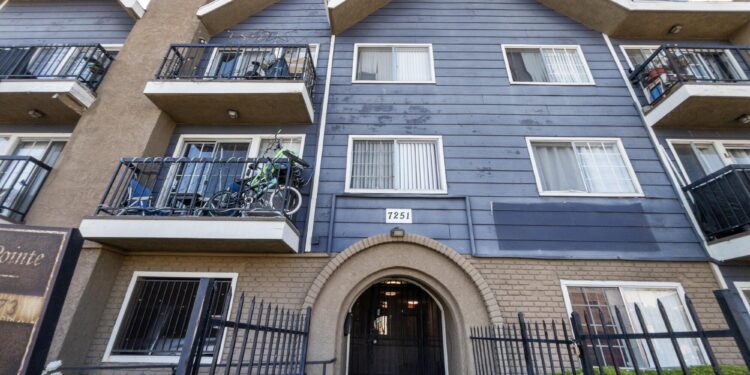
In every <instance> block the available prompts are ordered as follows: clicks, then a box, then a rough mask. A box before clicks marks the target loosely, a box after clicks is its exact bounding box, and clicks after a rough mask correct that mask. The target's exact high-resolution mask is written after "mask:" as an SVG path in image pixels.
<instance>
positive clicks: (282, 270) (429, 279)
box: [86, 242, 741, 374]
mask: <svg viewBox="0 0 750 375" xmlns="http://www.w3.org/2000/svg"><path fill="white" fill-rule="evenodd" d="M404 254H410V255H405V256H404ZM407 258H412V259H413V260H408V259H407ZM415 261H418V262H419V264H417V263H415ZM462 262H466V263H467V264H468V265H469V266H470V268H462V267H460V266H458V264H459V263H462ZM121 264H122V265H121V267H120V269H119V271H118V272H117V273H116V276H115V281H114V283H113V288H112V290H111V293H110V294H109V297H108V298H107V300H106V304H105V306H104V309H103V312H102V315H101V318H100V319H99V320H98V321H96V320H93V319H92V320H90V321H89V323H90V324H94V325H95V326H96V327H97V328H96V331H95V332H94V334H93V336H92V337H91V345H90V347H89V348H88V351H87V358H86V361H87V362H88V363H99V361H100V360H101V359H102V356H103V353H104V350H105V348H106V345H107V342H108V340H109V338H110V335H111V334H112V329H113V325H114V323H115V319H116V316H117V314H118V312H119V310H120V308H121V305H122V302H123V299H124V296H125V293H126V290H127V287H128V284H129V282H130V280H131V278H132V275H133V272H135V271H190V272H236V273H238V274H239V278H238V284H237V285H238V287H237V290H238V291H244V292H246V293H247V294H248V295H253V296H258V297H260V298H263V299H265V300H266V301H270V302H273V303H278V304H280V305H282V306H286V307H292V308H301V307H303V306H305V305H310V304H311V300H310V298H309V297H310V295H315V296H316V297H315V298H314V299H313V300H312V306H313V329H312V334H311V341H310V355H309V357H308V359H309V360H323V359H328V358H327V357H326V358H322V357H319V356H320V355H328V354H330V353H329V352H327V351H320V350H315V348H334V349H335V350H337V349H339V348H340V345H341V344H342V343H343V342H344V341H342V338H341V335H340V332H339V328H340V327H341V326H342V324H343V316H344V313H345V310H346V309H347V308H348V306H350V304H351V303H352V302H353V300H354V299H356V297H357V296H358V295H359V293H361V291H363V290H364V289H366V287H367V286H368V285H370V284H372V283H374V282H376V281H377V280H378V279H381V278H383V277H387V276H392V275H399V276H405V277H407V278H410V279H412V280H414V281H416V282H417V283H419V284H420V285H421V286H423V287H425V288H426V289H428V290H429V291H430V292H431V293H433V294H434V295H435V296H436V298H437V299H438V300H439V302H440V303H441V304H443V306H444V309H446V310H448V311H446V314H447V315H449V314H452V315H453V316H454V317H459V318H458V319H459V320H460V321H459V322H458V323H459V324H458V325H459V326H460V327H457V326H451V322H450V321H449V320H450V319H447V321H446V327H447V328H446V329H447V332H449V333H451V332H453V333H452V334H458V333H457V332H461V330H463V329H465V326H467V325H470V323H471V322H476V321H481V320H483V321H485V322H486V321H489V314H488V312H487V311H474V314H475V316H474V317H471V316H466V312H465V311H461V308H462V307H461V304H462V303H468V304H470V305H469V306H463V308H464V309H466V308H467V307H469V308H471V309H476V308H477V307H476V306H480V307H479V309H480V310H481V309H482V308H484V309H486V308H487V307H486V306H487V305H486V303H485V301H486V300H485V299H484V298H483V297H482V295H481V291H480V289H479V288H478V287H477V285H478V284H477V283H476V282H475V281H471V280H473V278H472V277H471V276H470V275H469V273H466V271H465V270H466V269H472V268H473V269H475V270H476V271H477V273H478V276H479V277H480V279H481V280H484V282H485V283H486V285H487V288H489V291H490V293H491V294H493V297H495V299H496V301H497V305H498V306H499V310H500V316H501V317H502V319H503V320H506V321H511V320H513V319H515V317H516V314H517V313H518V312H519V311H523V312H524V313H525V314H526V316H527V318H528V319H546V320H548V319H565V318H566V315H567V313H566V310H565V306H564V302H563V296H562V290H561V287H560V280H561V279H569V280H627V281H668V282H679V283H681V284H682V285H683V287H684V288H685V291H686V292H687V294H688V295H689V296H690V297H691V298H692V299H693V301H694V304H695V306H696V309H697V311H698V313H699V315H700V318H701V321H702V323H703V324H704V326H705V327H706V328H709V329H710V328H723V327H724V319H723V315H722V314H721V311H720V309H719V307H718V305H717V304H716V302H715V299H714V297H713V295H712V291H713V290H715V289H718V285H717V283H716V281H715V279H714V276H713V274H712V272H711V269H710V267H709V265H708V264H707V263H694V262H693V263H690V262H631V261H564V260H524V259H499V258H492V259H490V258H472V257H467V256H460V260H457V259H449V257H448V256H446V255H445V254H442V253H439V252H438V251H435V249H429V248H425V247H421V248H420V246H419V245H416V244H414V243H398V242H393V243H381V244H374V245H373V246H370V247H367V246H366V247H364V248H363V249H362V250H360V251H359V252H357V253H355V254H351V256H349V257H347V259H344V260H343V261H342V260H341V256H340V255H336V256H331V257H328V256H326V255H292V256H283V255H267V254H266V255H258V256H248V255H219V254H216V255H212V254H203V255H189V256H187V255H182V254H179V253H175V254H161V255H150V254H142V255H126V256H124V257H123V259H122V263H121ZM433 266H438V267H440V269H441V271H439V272H437V273H433V274H427V273H425V272H424V271H425V270H429V269H430V267H433ZM461 272H464V273H465V278H464V279H463V280H461V276H460V275H461ZM321 275H324V277H321ZM321 279H323V280H325V282H324V283H322V284H321V283H320V280H321ZM311 291H314V293H311ZM456 291H459V292H458V293H462V294H463V295H453V293H457V292H456ZM332 296H333V297H332ZM235 297H236V295H235ZM336 301H338V302H336ZM465 301H468V302H465ZM332 304H333V305H332ZM235 306H236V305H235ZM316 317H317V318H318V320H322V321H328V323H330V324H328V325H330V327H328V326H327V325H324V326H325V327H327V328H326V329H332V332H329V333H325V331H320V330H318V331H317V332H316V329H315V320H316ZM331 327H332V328H331ZM462 339H463V338H462V337H459V338H456V337H452V338H449V339H448V342H449V345H454V346H456V347H457V348H458V349H456V350H457V351H462V350H463V351H465V352H468V353H470V348H469V347H467V345H468V343H467V342H465V343H464V342H462ZM714 344H715V345H714V350H715V351H716V354H717V356H718V357H719V358H720V360H721V361H722V362H724V363H740V362H741V359H740V357H739V354H738V353H737V351H736V348H735V346H734V344H733V342H731V341H727V340H724V341H722V342H718V341H717V342H716V343H714ZM336 353H337V354H341V352H339V351H336ZM452 355H453V356H457V357H456V358H461V357H460V353H458V354H457V352H456V353H453V354H451V353H450V351H449V358H450V357H451V356H452ZM316 356H318V357H316ZM343 359H344V358H343V357H341V356H337V360H338V361H339V363H338V365H337V366H336V367H337V369H338V370H339V371H337V372H336V373H337V374H339V373H342V372H341V370H342V369H343ZM461 361H463V362H462V363H461V364H460V366H461V368H456V367H455V366H456V365H451V366H450V368H451V370H452V372H451V373H456V372H457V371H458V372H461V373H469V374H470V373H472V371H473V365H472V364H471V359H470V358H468V359H466V358H463V359H461ZM310 372H311V373H316V372H315V369H312V368H311V369H310ZM329 374H330V367H329Z"/></svg>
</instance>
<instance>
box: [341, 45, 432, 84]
mask: <svg viewBox="0 0 750 375" xmlns="http://www.w3.org/2000/svg"><path fill="white" fill-rule="evenodd" d="M360 47H365V48H367V47H427V50H428V53H429V54H430V74H431V75H432V79H430V80H428V81H375V80H359V79H357V66H359V61H358V60H359V48H360ZM352 83H386V84H388V83H397V84H398V83H401V84H435V83H436V80H435V55H434V54H433V52H432V44H431V43H355V44H354V59H353V63H352Z"/></svg>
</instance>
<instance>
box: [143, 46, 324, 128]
mask: <svg viewBox="0 0 750 375" xmlns="http://www.w3.org/2000/svg"><path fill="white" fill-rule="evenodd" d="M314 85H315V67H314V66H313V60H312V56H311V54H310V49H309V48H308V46H307V45H283V46H281V45H242V46H238V45H205V44H181V45H173V46H172V47H170V49H169V52H168V53H167V56H166V57H165V58H164V62H163V63H162V66H161V68H160V69H159V71H158V73H157V74H156V80H154V81H150V82H148V83H147V84H146V89H145V90H144V94H146V96H148V97H149V99H151V101H152V102H154V104H156V105H157V106H158V107H159V108H161V109H162V110H163V111H164V112H166V113H167V114H169V115H170V116H171V117H172V119H174V120H175V121H177V122H180V123H190V124H206V125H207V124H217V123H221V124H312V123H313V119H314V112H313V106H312V94H313V88H314Z"/></svg>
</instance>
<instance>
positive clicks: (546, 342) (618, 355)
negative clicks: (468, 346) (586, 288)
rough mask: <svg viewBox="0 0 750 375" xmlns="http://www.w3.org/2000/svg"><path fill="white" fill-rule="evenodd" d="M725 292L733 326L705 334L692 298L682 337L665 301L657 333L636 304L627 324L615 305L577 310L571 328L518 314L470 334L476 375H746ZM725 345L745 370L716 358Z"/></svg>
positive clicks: (741, 332) (738, 326) (722, 294)
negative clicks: (721, 343) (688, 324)
mask: <svg viewBox="0 0 750 375" xmlns="http://www.w3.org/2000/svg"><path fill="white" fill-rule="evenodd" d="M726 292H728V291H717V292H716V295H717V299H718V301H719V305H720V306H721V308H722V311H723V312H724V315H725V317H726V323H727V327H728V328H727V329H719V330H706V329H704V327H703V325H702V323H701V321H700V319H699V318H698V315H697V314H696V312H695V308H694V306H693V304H692V301H691V300H690V298H689V297H685V305H686V306H685V307H686V309H687V313H688V315H689V316H690V322H692V324H691V327H690V328H689V329H683V330H679V331H678V330H676V329H675V328H674V324H675V319H674V315H672V318H670V314H673V313H674V311H668V308H667V307H665V305H664V304H663V303H662V301H661V300H659V301H658V302H657V305H658V313H659V317H660V318H661V322H662V323H663V327H664V329H663V330H659V331H658V332H657V331H655V330H652V329H651V328H649V326H651V325H652V324H653V320H651V321H649V324H647V321H648V319H644V313H643V310H642V308H641V306H639V305H638V304H634V305H633V306H628V307H626V308H628V309H630V308H632V310H630V312H632V313H633V314H634V315H635V316H636V318H635V319H634V321H629V320H627V319H624V318H623V316H624V314H625V312H623V311H622V310H621V309H620V308H619V307H617V306H613V307H611V308H606V309H604V310H602V309H599V308H595V309H592V310H590V311H589V312H587V313H586V314H583V316H581V315H580V314H579V313H577V312H573V314H571V317H570V322H566V321H565V319H562V320H560V321H557V322H556V321H549V322H545V321H543V322H529V321H527V320H526V319H525V317H524V314H523V313H519V314H518V322H513V323H506V324H504V325H502V326H489V327H474V328H472V329H471V332H470V339H471V342H472V349H473V355H474V364H475V370H476V373H477V374H478V375H496V374H497V375H500V374H519V375H541V374H554V375H557V374H573V375H575V374H582V375H630V374H635V375H641V374H649V375H651V374H657V375H662V374H691V373H700V374H705V373H714V374H720V375H721V374H724V373H725V372H726V373H729V372H731V373H733V374H734V373H740V374H748V373H749V372H748V368H750V350H748V334H747V326H745V325H743V324H745V323H742V322H740V319H741V317H740V316H739V315H740V313H739V312H738V311H737V309H732V308H730V307H729V304H728V301H727V298H728V293H726ZM651 318H652V319H653V318H654V317H651ZM568 323H570V326H572V329H570V328H568V327H569V324H568ZM571 331H572V332H571ZM719 341H724V346H726V343H727V342H734V343H735V344H736V346H737V349H738V351H739V352H740V354H741V356H742V358H743V360H744V362H745V365H746V366H738V365H736V364H735V365H732V366H726V365H724V364H722V363H720V362H719V361H718V360H717V357H716V355H715V353H714V347H715V346H716V343H717V342H719Z"/></svg>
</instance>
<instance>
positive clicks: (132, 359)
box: [102, 271, 239, 363]
mask: <svg viewBox="0 0 750 375" xmlns="http://www.w3.org/2000/svg"><path fill="white" fill-rule="evenodd" d="M139 277H169V278H175V279H179V278H183V279H187V278H203V277H207V278H215V279H231V280H232V282H231V288H232V289H231V291H232V295H231V296H229V307H228V311H230V312H231V311H232V305H233V304H234V295H235V290H236V286H237V278H238V277H239V274H238V273H236V272H172V271H134V272H133V276H132V277H131V278H130V284H128V289H127V292H125V297H124V298H123V300H122V303H121V304H120V311H119V312H118V314H117V319H116V320H115V324H114V326H113V327H112V332H111V333H110V336H109V341H108V342H107V347H106V349H105V350H104V356H103V357H102V362H119V363H177V362H178V361H179V359H180V357H179V356H163V355H162V356H149V355H122V354H114V355H113V354H112V348H113V347H114V345H115V340H117V334H118V333H119V331H120V325H121V324H122V320H123V319H124V318H125V312H126V310H127V309H128V305H129V304H130V299H131V298H132V297H133V290H134V289H135V283H136V282H137V281H138V278H139ZM226 339H227V330H226V329H224V332H223V333H222V334H221V344H220V346H219V363H221V356H222V353H223V352H224V345H225V344H226ZM210 360H211V359H210V358H202V359H201V363H209V362H210Z"/></svg>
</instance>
